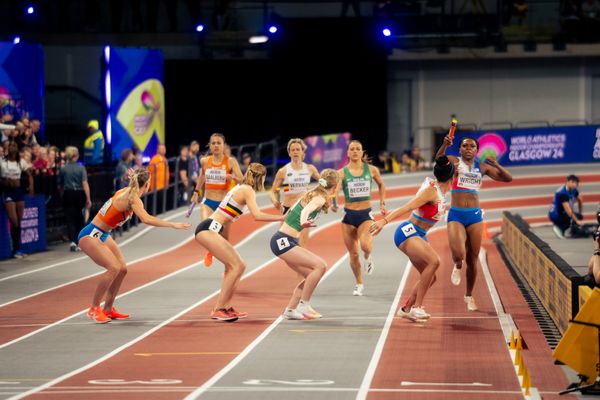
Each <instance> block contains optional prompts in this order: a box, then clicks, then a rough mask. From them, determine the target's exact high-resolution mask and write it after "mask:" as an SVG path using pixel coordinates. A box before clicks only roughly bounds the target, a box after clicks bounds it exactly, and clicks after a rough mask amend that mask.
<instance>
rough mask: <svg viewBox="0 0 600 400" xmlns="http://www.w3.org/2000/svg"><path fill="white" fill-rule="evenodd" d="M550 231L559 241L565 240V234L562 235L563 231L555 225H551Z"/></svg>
mask: <svg viewBox="0 0 600 400" xmlns="http://www.w3.org/2000/svg"><path fill="white" fill-rule="evenodd" d="M552 230H553V231H554V234H555V235H556V236H557V237H558V238H559V239H564V238H565V234H564V233H563V231H562V230H561V229H560V228H559V227H558V226H556V225H552Z"/></svg>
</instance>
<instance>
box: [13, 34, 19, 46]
mask: <svg viewBox="0 0 600 400" xmlns="http://www.w3.org/2000/svg"><path fill="white" fill-rule="evenodd" d="M13 43H14V44H19V43H21V37H20V36H15V37H14V38H13Z"/></svg>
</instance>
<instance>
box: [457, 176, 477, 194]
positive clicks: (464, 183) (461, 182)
mask: <svg viewBox="0 0 600 400" xmlns="http://www.w3.org/2000/svg"><path fill="white" fill-rule="evenodd" d="M456 186H458V187H460V188H463V189H470V190H477V189H479V188H480V187H481V174H480V173H477V172H461V173H460V174H458V182H457V184H456Z"/></svg>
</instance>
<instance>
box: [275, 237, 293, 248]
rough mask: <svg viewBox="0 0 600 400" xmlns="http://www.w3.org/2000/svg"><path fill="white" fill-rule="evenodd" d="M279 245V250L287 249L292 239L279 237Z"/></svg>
mask: <svg viewBox="0 0 600 400" xmlns="http://www.w3.org/2000/svg"><path fill="white" fill-rule="evenodd" d="M277 247H279V250H283V249H286V248H288V247H290V241H289V240H288V238H286V237H283V238H281V239H277Z"/></svg>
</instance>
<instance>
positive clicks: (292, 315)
mask: <svg viewBox="0 0 600 400" xmlns="http://www.w3.org/2000/svg"><path fill="white" fill-rule="evenodd" d="M282 315H283V318H285V319H294V320H296V319H306V318H305V317H304V314H302V313H301V312H300V311H298V310H294V309H291V308H286V309H285V311H284V312H283V314H282Z"/></svg>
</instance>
